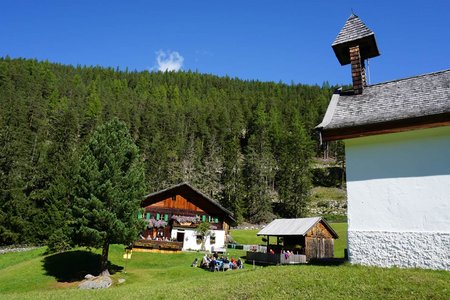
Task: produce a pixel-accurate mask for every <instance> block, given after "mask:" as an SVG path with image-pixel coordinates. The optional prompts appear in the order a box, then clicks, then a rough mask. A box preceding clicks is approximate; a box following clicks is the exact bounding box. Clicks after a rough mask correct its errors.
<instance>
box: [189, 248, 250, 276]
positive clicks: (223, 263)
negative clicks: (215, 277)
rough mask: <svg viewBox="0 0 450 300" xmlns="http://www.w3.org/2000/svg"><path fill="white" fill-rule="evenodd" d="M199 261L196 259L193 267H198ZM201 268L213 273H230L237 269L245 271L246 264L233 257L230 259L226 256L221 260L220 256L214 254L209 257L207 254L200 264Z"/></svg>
mask: <svg viewBox="0 0 450 300" xmlns="http://www.w3.org/2000/svg"><path fill="white" fill-rule="evenodd" d="M197 264H198V259H197V258H196V259H195V260H194V262H193V263H192V267H197ZM200 268H203V269H207V270H209V271H211V272H214V271H228V270H233V269H234V270H235V269H243V268H244V263H243V262H242V260H241V259H240V258H238V260H236V259H235V258H234V257H233V256H232V257H231V258H230V259H228V258H227V257H226V256H223V255H222V256H221V257H220V258H219V254H218V253H217V252H214V254H212V255H210V256H208V255H207V254H206V253H205V255H204V256H203V258H202V261H201V263H200Z"/></svg>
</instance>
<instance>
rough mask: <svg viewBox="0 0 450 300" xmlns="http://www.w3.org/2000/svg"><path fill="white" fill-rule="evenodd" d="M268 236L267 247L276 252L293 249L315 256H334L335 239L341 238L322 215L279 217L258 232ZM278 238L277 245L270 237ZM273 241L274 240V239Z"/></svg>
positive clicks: (296, 252) (295, 252)
mask: <svg viewBox="0 0 450 300" xmlns="http://www.w3.org/2000/svg"><path fill="white" fill-rule="evenodd" d="M257 235H259V236H266V239H267V248H268V251H269V248H270V249H272V251H274V252H281V251H283V250H284V251H291V252H293V253H294V254H302V255H305V256H306V260H310V259H313V258H332V257H333V256H334V240H335V239H337V238H339V236H338V234H337V233H336V232H335V231H334V230H333V228H332V227H331V226H330V225H329V224H328V223H327V222H326V221H325V220H324V219H322V218H321V217H314V218H299V219H277V220H274V221H272V222H271V223H269V224H268V225H267V226H266V227H265V228H263V229H262V230H261V231H259V232H258V233H257ZM271 237H272V238H276V246H275V245H270V238H271ZM272 241H273V240H272Z"/></svg>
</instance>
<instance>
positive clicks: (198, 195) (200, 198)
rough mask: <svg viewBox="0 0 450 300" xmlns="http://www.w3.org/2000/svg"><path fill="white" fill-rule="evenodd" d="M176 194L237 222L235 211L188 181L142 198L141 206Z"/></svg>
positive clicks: (232, 221) (208, 211)
mask: <svg viewBox="0 0 450 300" xmlns="http://www.w3.org/2000/svg"><path fill="white" fill-rule="evenodd" d="M176 195H181V196H183V197H184V198H186V199H187V200H189V201H190V202H192V203H193V204H195V205H196V206H197V207H199V208H201V209H202V210H204V211H205V212H206V213H208V214H213V215H217V216H221V217H224V218H226V219H228V220H229V221H231V223H232V224H235V223H236V220H235V219H234V216H233V213H232V212H231V211H229V210H227V209H226V208H224V207H223V206H222V205H220V204H219V202H217V201H215V200H213V199H211V198H210V197H208V196H206V195H205V194H203V193H202V192H200V191H199V190H197V189H196V188H194V187H193V186H191V185H190V184H188V183H186V182H183V183H180V184H177V185H174V186H171V187H169V188H167V189H164V190H160V191H158V192H154V193H151V194H148V195H147V196H145V197H144V200H142V202H141V207H146V206H148V205H151V204H154V203H157V202H160V201H163V200H165V199H168V198H171V197H172V196H176Z"/></svg>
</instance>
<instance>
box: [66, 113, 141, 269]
mask: <svg viewBox="0 0 450 300" xmlns="http://www.w3.org/2000/svg"><path fill="white" fill-rule="evenodd" d="M144 187H145V183H144V169H143V165H142V163H141V160H140V156H139V151H138V148H137V147H136V145H135V144H134V143H133V140H132V139H131V137H130V134H129V133H128V129H127V127H126V125H125V124H124V123H123V122H121V121H119V120H118V119H116V118H114V119H113V120H112V121H110V122H108V123H106V124H104V125H102V126H100V127H99V128H98V129H97V130H96V131H95V132H94V133H93V135H92V137H91V138H90V140H89V141H88V143H87V144H86V145H85V147H84V148H83V151H82V154H81V158H80V162H79V170H78V175H77V177H76V182H75V193H74V195H75V198H74V207H73V211H74V217H75V220H76V228H79V229H77V230H76V231H75V241H76V243H77V244H78V245H85V246H91V247H102V260H101V271H105V270H107V262H108V250H109V245H110V244H111V243H121V244H128V243H130V242H132V241H133V240H134V239H135V238H136V236H137V235H138V233H139V231H140V230H141V229H142V224H141V223H140V221H139V220H138V219H137V217H136V214H137V212H138V211H139V207H140V205H139V204H140V201H141V199H142V195H144Z"/></svg>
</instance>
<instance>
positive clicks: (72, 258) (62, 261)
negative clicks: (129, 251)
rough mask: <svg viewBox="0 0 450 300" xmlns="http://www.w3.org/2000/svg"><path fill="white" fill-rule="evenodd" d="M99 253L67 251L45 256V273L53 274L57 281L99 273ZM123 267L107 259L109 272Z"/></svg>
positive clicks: (72, 280)
mask: <svg viewBox="0 0 450 300" xmlns="http://www.w3.org/2000/svg"><path fill="white" fill-rule="evenodd" d="M100 260H101V255H100V254H95V253H92V252H89V251H82V250H76V251H68V252H63V253H57V254H53V255H50V256H47V257H45V258H44V259H43V268H44V270H45V271H46V275H49V276H53V277H55V278H56V280H57V281H59V282H74V281H80V280H82V279H84V276H85V275H86V274H92V275H95V276H96V275H98V274H99V273H100ZM122 269H123V267H121V266H118V265H114V264H111V262H109V261H108V270H109V272H110V273H111V274H114V273H116V272H118V271H121V270H122Z"/></svg>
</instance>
